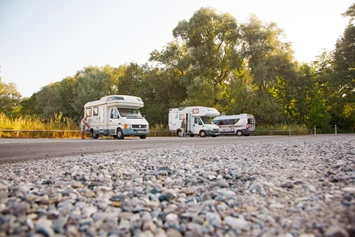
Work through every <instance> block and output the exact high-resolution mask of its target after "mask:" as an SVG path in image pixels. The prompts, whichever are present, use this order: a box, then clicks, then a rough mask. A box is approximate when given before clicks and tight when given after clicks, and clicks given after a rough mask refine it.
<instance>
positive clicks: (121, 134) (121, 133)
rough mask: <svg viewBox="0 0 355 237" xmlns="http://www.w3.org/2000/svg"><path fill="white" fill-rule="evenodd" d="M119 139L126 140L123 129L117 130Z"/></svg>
mask: <svg viewBox="0 0 355 237" xmlns="http://www.w3.org/2000/svg"><path fill="white" fill-rule="evenodd" d="M117 138H118V139H124V134H123V132H122V129H121V128H117Z"/></svg>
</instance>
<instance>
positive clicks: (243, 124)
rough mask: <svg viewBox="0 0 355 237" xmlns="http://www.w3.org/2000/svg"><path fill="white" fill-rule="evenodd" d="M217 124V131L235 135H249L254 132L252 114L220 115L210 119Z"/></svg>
mask: <svg viewBox="0 0 355 237" xmlns="http://www.w3.org/2000/svg"><path fill="white" fill-rule="evenodd" d="M212 123H214V124H216V125H218V126H219V132H220V134H221V135H223V134H234V135H237V136H242V135H244V136H249V135H250V134H252V133H254V132H255V118H254V116H253V115H252V114H238V115H222V116H219V117H216V118H214V119H213V120H212Z"/></svg>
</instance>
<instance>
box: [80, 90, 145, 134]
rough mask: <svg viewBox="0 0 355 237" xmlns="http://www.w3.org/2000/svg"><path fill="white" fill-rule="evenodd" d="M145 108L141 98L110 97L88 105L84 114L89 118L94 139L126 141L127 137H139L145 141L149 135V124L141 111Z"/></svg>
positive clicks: (85, 106)
mask: <svg viewBox="0 0 355 237" xmlns="http://www.w3.org/2000/svg"><path fill="white" fill-rule="evenodd" d="M143 106H144V103H143V100H142V99H141V98H140V97H136V96H130V95H109V96H104V97H102V98H101V99H100V100H96V101H92V102H88V103H86V104H85V105H84V113H85V115H87V116H88V121H89V125H90V133H91V135H92V137H93V138H94V139H97V138H98V137H99V136H100V135H103V136H109V135H111V136H113V137H114V138H118V139H124V137H125V136H139V137H140V138H141V139H145V138H146V137H147V135H148V134H149V123H148V121H147V120H146V119H145V118H144V117H142V115H141V113H140V111H139V109H140V108H143Z"/></svg>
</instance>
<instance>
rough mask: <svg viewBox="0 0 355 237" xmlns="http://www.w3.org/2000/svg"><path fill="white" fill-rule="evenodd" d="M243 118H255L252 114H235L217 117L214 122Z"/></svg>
mask: <svg viewBox="0 0 355 237" xmlns="http://www.w3.org/2000/svg"><path fill="white" fill-rule="evenodd" d="M241 117H254V115H252V114H233V115H222V116H218V117H215V118H214V119H213V120H223V119H238V118H241Z"/></svg>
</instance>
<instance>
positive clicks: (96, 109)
mask: <svg viewBox="0 0 355 237" xmlns="http://www.w3.org/2000/svg"><path fill="white" fill-rule="evenodd" d="M93 111H94V116H97V115H99V108H98V107H94V108H93Z"/></svg>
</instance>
